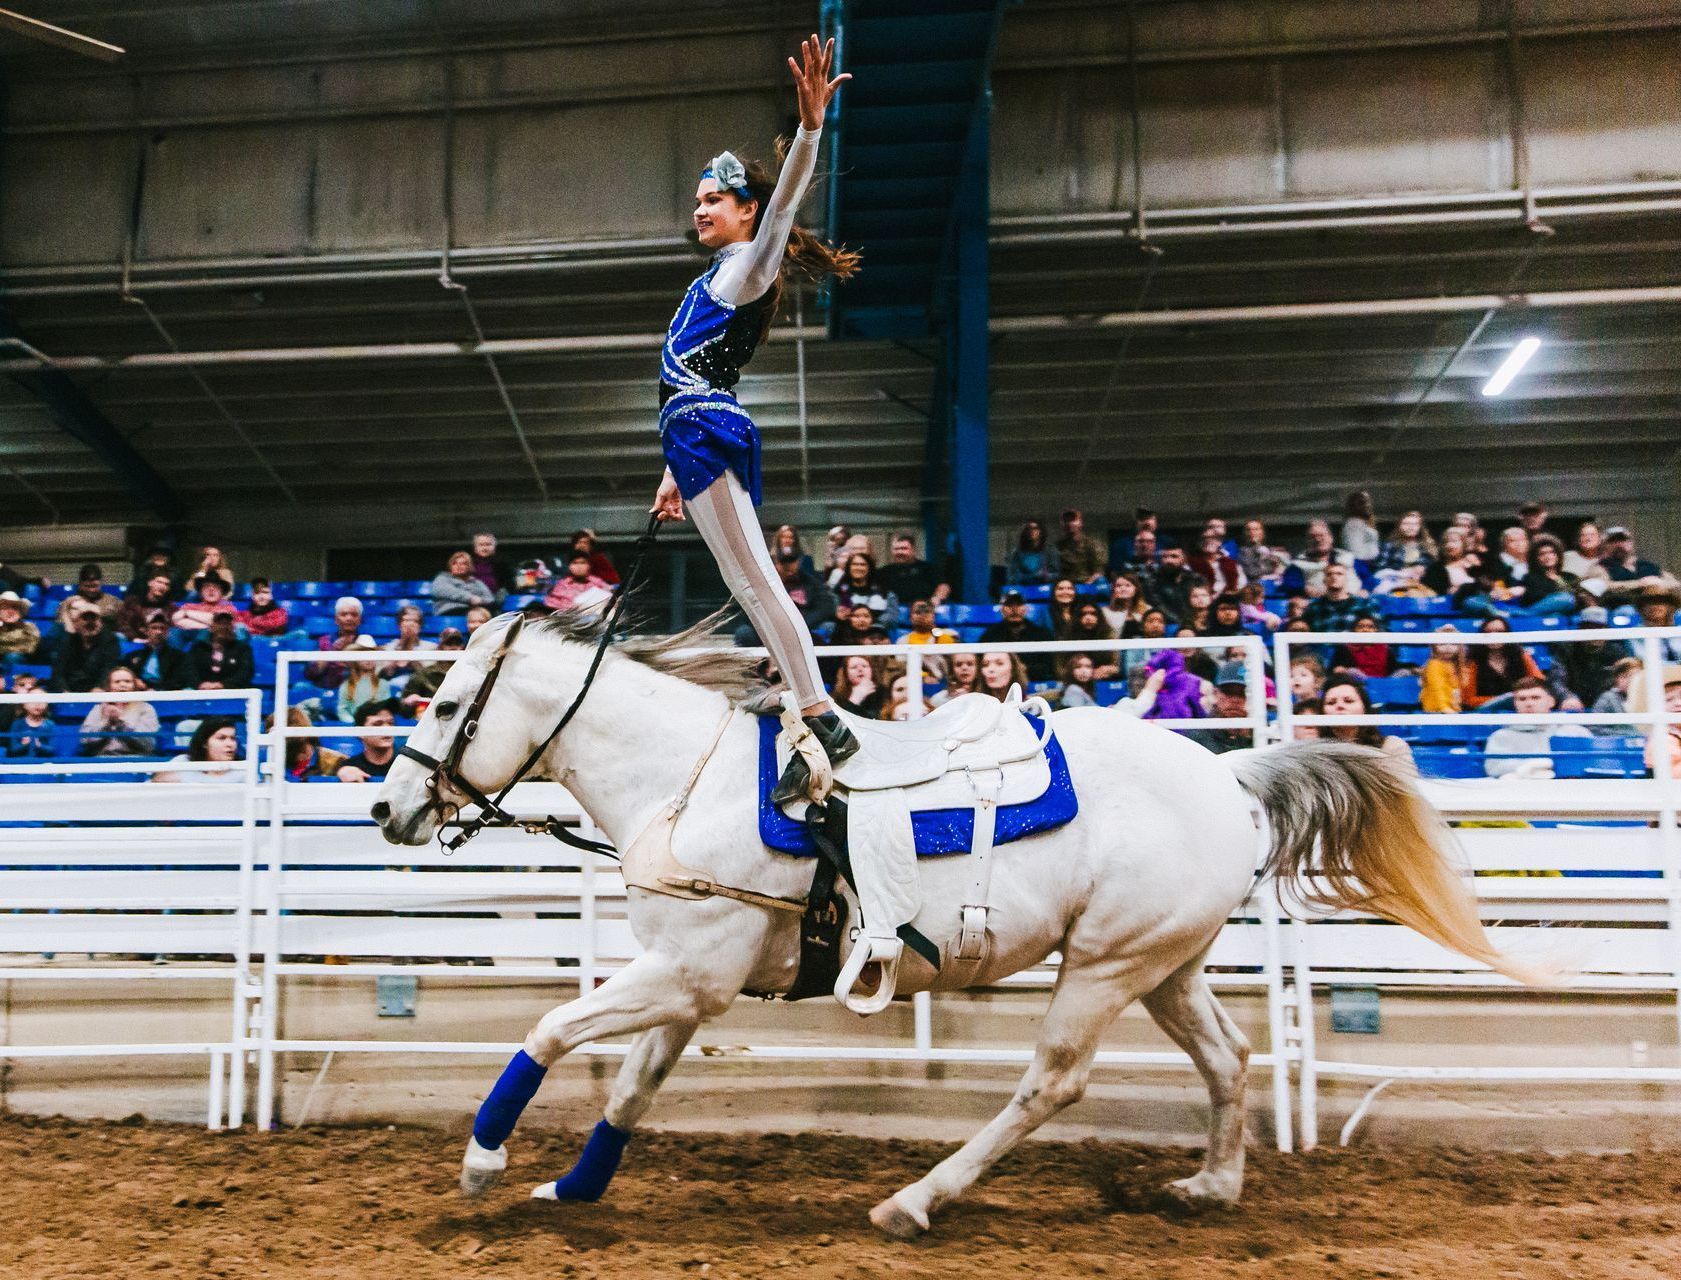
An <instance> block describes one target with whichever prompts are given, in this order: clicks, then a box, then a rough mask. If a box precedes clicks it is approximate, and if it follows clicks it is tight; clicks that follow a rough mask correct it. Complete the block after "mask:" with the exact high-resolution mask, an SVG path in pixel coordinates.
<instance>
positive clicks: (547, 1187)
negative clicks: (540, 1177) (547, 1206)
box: [531, 1182, 560, 1200]
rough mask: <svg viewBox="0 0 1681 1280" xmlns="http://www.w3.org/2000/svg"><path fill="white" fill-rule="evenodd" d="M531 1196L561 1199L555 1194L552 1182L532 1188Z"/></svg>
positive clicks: (544, 1198) (543, 1198)
mask: <svg viewBox="0 0 1681 1280" xmlns="http://www.w3.org/2000/svg"><path fill="white" fill-rule="evenodd" d="M531 1198H532V1199H533V1200H559V1199H560V1197H559V1196H557V1195H556V1194H555V1189H554V1183H552V1182H545V1183H544V1184H543V1185H542V1186H540V1187H532V1188H531Z"/></svg>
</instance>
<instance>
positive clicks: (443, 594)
mask: <svg viewBox="0 0 1681 1280" xmlns="http://www.w3.org/2000/svg"><path fill="white" fill-rule="evenodd" d="M499 599H500V596H499V595H498V593H497V591H496V590H495V589H494V588H492V587H489V586H487V585H486V584H485V582H484V580H483V579H482V578H480V577H479V576H478V574H477V573H476V572H475V571H474V567H473V557H472V554H471V553H470V552H466V551H456V552H454V553H452V554H451V555H450V558H449V567H448V568H446V569H445V570H444V571H443V572H442V573H440V574H439V575H438V576H437V577H435V578H433V579H432V612H433V613H436V614H442V615H445V616H448V615H451V614H457V613H466V612H467V610H468V609H470V608H472V607H473V606H474V605H476V604H482V605H492V604H495V603H496V602H497V601H498V600H499ZM357 625H358V626H359V625H361V620H360V619H359V618H358V619H357Z"/></svg>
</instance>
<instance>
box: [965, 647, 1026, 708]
mask: <svg viewBox="0 0 1681 1280" xmlns="http://www.w3.org/2000/svg"><path fill="white" fill-rule="evenodd" d="M1029 683H1030V681H1029V680H1028V671H1027V665H1026V664H1025V663H1023V662H1022V660H1021V655H1020V654H1015V653H983V654H982V655H981V678H980V684H979V686H978V687H977V688H976V690H975V692H977V693H984V694H986V695H987V696H988V697H992V698H997V699H998V701H1000V702H1003V701H1004V699H1005V698H1007V697H1009V696H1010V690H1011V688H1013V687H1014V686H1016V685H1018V684H1019V685H1020V686H1021V687H1022V692H1023V693H1025V692H1026V691H1027V686H1028V684H1029Z"/></svg>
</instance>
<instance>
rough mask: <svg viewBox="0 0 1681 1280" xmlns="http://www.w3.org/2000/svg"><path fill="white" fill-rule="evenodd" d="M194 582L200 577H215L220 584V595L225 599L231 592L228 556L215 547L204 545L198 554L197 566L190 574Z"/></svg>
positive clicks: (231, 574) (232, 578)
mask: <svg viewBox="0 0 1681 1280" xmlns="http://www.w3.org/2000/svg"><path fill="white" fill-rule="evenodd" d="M191 578H192V580H193V581H194V582H195V583H196V582H197V581H198V580H199V579H201V578H215V579H217V580H218V581H220V582H221V584H222V596H223V598H224V599H225V598H226V597H228V596H231V595H232V594H233V584H234V576H233V570H232V569H231V568H230V567H229V566H228V558H227V557H226V556H225V555H223V554H222V552H221V551H220V549H218V548H216V547H206V548H205V549H204V553H203V554H202V555H201V556H199V561H198V568H196V569H194V570H193V572H192V574H191Z"/></svg>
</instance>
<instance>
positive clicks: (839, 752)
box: [770, 711, 858, 807]
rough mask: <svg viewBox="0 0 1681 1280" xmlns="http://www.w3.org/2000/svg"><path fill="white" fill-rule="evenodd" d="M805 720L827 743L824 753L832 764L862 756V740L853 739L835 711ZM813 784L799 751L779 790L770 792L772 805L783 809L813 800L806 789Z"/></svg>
mask: <svg viewBox="0 0 1681 1280" xmlns="http://www.w3.org/2000/svg"><path fill="white" fill-rule="evenodd" d="M803 718H804V720H805V725H806V728H808V729H810V730H811V731H812V733H814V734H816V735H817V741H818V742H820V743H822V744H823V754H824V755H826V756H828V757H829V763H830V764H839V763H840V762H841V761H842V760H850V759H851V758H852V757H853V756H855V755H857V754H858V739H857V738H855V737H853V736H852V730H850V729H848V728H847V727H846V724H845V722H844V721H843V720H842V719H841V718H840V717H839V716H837V715H836V714H835V713H834V712H833V711H825V712H824V713H823V714H822V715H820V716H805V717H803ZM810 782H811V770H810V769H809V768H807V767H806V762H805V757H804V756H802V755H801V754H800V753H799V752H798V751H796V752H794V754H793V755H792V756H790V757H789V759H788V767H787V768H785V769H784V770H783V771H782V777H781V778H780V779H778V780H777V783H776V790H774V791H772V792H771V793H770V802H771V803H772V804H773V805H776V806H778V807H780V806H782V805H785V804H787V803H789V802H790V801H792V800H809V799H810V798H811V797H810V796H809V795H808V794H807V792H806V787H807V785H808V784H809V783H810Z"/></svg>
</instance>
